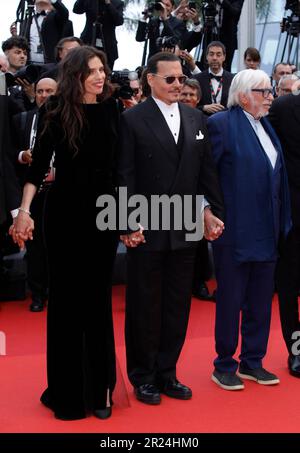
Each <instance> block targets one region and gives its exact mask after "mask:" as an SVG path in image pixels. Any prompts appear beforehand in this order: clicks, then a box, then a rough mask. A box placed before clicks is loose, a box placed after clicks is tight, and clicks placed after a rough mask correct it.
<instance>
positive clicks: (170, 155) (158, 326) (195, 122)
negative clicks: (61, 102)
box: [118, 52, 223, 404]
mask: <svg viewBox="0 0 300 453" xmlns="http://www.w3.org/2000/svg"><path fill="white" fill-rule="evenodd" d="M184 79H185V76H184V75H183V73H182V67H181V64H180V59H179V58H178V57H176V56H175V55H174V54H172V53H168V52H166V53H164V52H162V53H157V54H155V55H154V56H153V57H152V58H151V59H149V61H148V65H147V80H148V84H149V85H150V87H151V96H150V97H149V98H148V99H147V100H146V101H144V102H142V103H141V104H139V105H137V106H135V107H133V108H131V109H129V110H127V111H126V112H124V113H123V114H122V120H121V151H120V158H119V165H118V169H119V186H120V187H126V189H127V191H128V197H131V196H132V195H137V194H141V195H142V196H144V197H146V199H147V201H148V206H149V204H151V200H152V195H154V194H158V195H165V196H169V197H172V196H173V195H174V194H177V196H179V197H181V199H182V198H183V196H185V195H187V194H189V195H191V196H192V197H193V199H194V200H195V197H196V195H200V194H204V195H205V197H206V200H207V201H208V202H209V203H210V206H211V210H210V207H209V206H207V207H206V208H205V210H204V218H205V227H206V231H207V237H208V238H209V239H211V240H213V239H215V238H217V237H218V236H219V235H220V234H221V233H222V230H223V222H222V221H221V220H219V219H222V218H223V200H222V196H221V192H220V188H219V184H218V179H217V176H216V169H215V166H214V164H213V162H212V158H211V154H210V146H209V142H208V137H207V130H206V127H205V121H204V118H203V115H202V113H201V112H199V111H198V110H197V109H192V108H190V107H188V106H186V105H185V104H181V103H178V100H179V96H180V90H181V86H182V84H183V82H184ZM200 210H201V209H199V211H200ZM199 213H200V212H199ZM213 213H214V214H213ZM194 214H195V211H194ZM153 217H155V216H152V218H151V222H152V221H153V220H154V221H156V220H157V219H156V218H153ZM141 223H142V219H141ZM171 224H172V221H171ZM149 225H150V221H149ZM145 226H146V225H145ZM142 228H143V225H141V226H140V230H139V231H133V232H131V231H132V230H130V229H129V231H127V234H125V235H123V236H121V239H122V240H123V242H124V243H125V245H126V246H127V247H128V249H127V266H128V267H127V294H126V326H125V329H126V350H127V371H128V376H129V379H130V382H131V383H132V385H133V386H134V389H135V394H136V397H137V399H138V400H140V401H142V402H144V403H147V404H159V403H160V393H164V394H166V395H168V396H170V397H173V398H178V399H183V400H185V399H189V398H191V396H192V391H191V389H189V388H188V387H187V386H185V385H183V384H181V383H180V382H179V381H178V380H177V375H176V363H177V360H178V358H179V355H180V351H181V349H182V346H183V343H184V339H185V335H186V329H187V323H188V317H189V310H190V301H191V292H192V280H193V269H194V258H195V250H196V247H197V241H193V240H189V239H187V238H186V230H185V229H184V228H183V229H182V228H181V229H180V230H176V229H175V228H174V226H172V225H171V227H170V229H168V230H164V229H163V228H161V227H160V228H159V229H158V230H155V229H151V228H150V226H149V229H148V230H147V231H145V235H144V234H143V232H142ZM144 241H146V242H144Z"/></svg>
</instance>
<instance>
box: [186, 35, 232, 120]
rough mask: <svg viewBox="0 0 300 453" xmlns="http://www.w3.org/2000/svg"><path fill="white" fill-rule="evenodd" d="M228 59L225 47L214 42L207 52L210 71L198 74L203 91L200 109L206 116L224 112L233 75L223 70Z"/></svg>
mask: <svg viewBox="0 0 300 453" xmlns="http://www.w3.org/2000/svg"><path fill="white" fill-rule="evenodd" d="M225 58H226V49H225V46H224V45H223V44H222V43H221V42H220V41H212V42H211V43H210V44H209V45H208V46H207V50H206V59H207V62H208V66H209V67H208V69H207V70H206V71H203V72H201V73H200V74H196V75H195V76H194V78H195V79H196V80H198V82H199V83H200V86H201V90H202V98H201V101H200V104H199V106H200V108H201V109H202V111H203V112H204V113H205V114H206V115H212V114H213V113H216V112H220V111H222V110H224V109H225V108H226V106H227V99H228V92H229V88H230V84H231V81H232V79H233V77H234V76H233V74H231V73H230V72H228V71H226V70H225V69H223V64H224V61H225Z"/></svg>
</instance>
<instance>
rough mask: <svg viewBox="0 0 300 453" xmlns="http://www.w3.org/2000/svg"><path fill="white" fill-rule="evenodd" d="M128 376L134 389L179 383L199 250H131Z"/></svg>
mask: <svg viewBox="0 0 300 453" xmlns="http://www.w3.org/2000/svg"><path fill="white" fill-rule="evenodd" d="M127 258H128V261H127V266H128V267H127V293H126V322H125V333H126V351H127V372H128V377H129V379H130V382H131V383H132V385H133V386H139V385H142V384H146V383H149V384H151V383H159V382H161V381H165V380H167V379H169V378H173V377H176V363H177V360H178V357H179V354H180V351H181V349H182V346H183V343H184V340H185V335H186V330H187V325H188V318H189V312H190V304H191V292H192V279H193V269H194V259H195V250H194V249H185V250H175V251H162V252H141V251H138V250H137V249H128V255H127Z"/></svg>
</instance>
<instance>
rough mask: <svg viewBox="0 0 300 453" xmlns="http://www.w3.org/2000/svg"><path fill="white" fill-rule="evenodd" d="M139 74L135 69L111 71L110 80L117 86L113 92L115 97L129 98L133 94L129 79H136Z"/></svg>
mask: <svg viewBox="0 0 300 453" xmlns="http://www.w3.org/2000/svg"><path fill="white" fill-rule="evenodd" d="M138 78H139V76H138V73H137V72H136V71H129V70H128V69H126V70H124V71H112V73H111V75H110V81H111V83H112V84H116V85H117V88H116V90H115V92H114V96H115V97H116V98H122V99H130V98H132V97H133V96H134V91H133V89H132V88H131V86H130V81H131V80H138Z"/></svg>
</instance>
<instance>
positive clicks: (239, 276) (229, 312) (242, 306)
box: [213, 244, 275, 373]
mask: <svg viewBox="0 0 300 453" xmlns="http://www.w3.org/2000/svg"><path fill="white" fill-rule="evenodd" d="M213 252H214V263H215V272H216V278H217V303H216V324H215V340H216V352H217V354H218V357H217V358H216V359H215V361H214V365H215V368H216V369H217V370H218V371H220V372H225V373H226V372H236V370H237V367H238V362H237V361H236V360H235V359H234V358H233V355H234V354H235V351H236V349H237V346H238V338H239V324H240V312H242V318H241V334H242V345H241V354H240V356H239V359H240V361H241V364H242V365H243V366H244V367H246V368H250V369H255V368H260V367H261V366H262V359H263V357H264V356H265V354H266V350H267V343H268V338H269V331H270V320H271V307H272V296H273V290H274V270H275V262H261V263H260V262H248V263H242V264H237V263H236V262H235V260H234V249H233V247H230V246H222V245H215V244H213Z"/></svg>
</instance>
